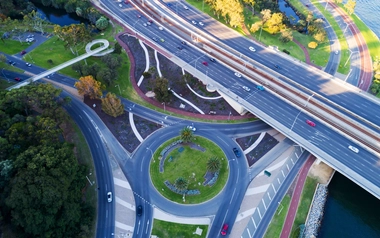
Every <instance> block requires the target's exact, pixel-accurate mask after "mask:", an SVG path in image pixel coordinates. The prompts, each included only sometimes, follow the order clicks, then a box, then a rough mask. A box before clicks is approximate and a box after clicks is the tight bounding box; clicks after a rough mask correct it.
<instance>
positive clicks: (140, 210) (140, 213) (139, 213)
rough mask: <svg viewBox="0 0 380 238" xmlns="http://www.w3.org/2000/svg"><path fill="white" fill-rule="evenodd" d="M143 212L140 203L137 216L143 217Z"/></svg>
mask: <svg viewBox="0 0 380 238" xmlns="http://www.w3.org/2000/svg"><path fill="white" fill-rule="evenodd" d="M142 213H143V209H142V206H141V205H139V206H138V207H137V216H139V217H141V215H142Z"/></svg>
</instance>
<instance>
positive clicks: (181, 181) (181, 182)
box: [174, 177, 189, 191]
mask: <svg viewBox="0 0 380 238" xmlns="http://www.w3.org/2000/svg"><path fill="white" fill-rule="evenodd" d="M188 185H189V182H188V181H187V179H185V178H183V177H179V178H177V179H176V180H175V182H174V186H175V187H176V188H177V189H178V190H180V191H183V190H186V189H187V186H188Z"/></svg>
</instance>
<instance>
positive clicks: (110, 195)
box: [107, 192, 112, 202]
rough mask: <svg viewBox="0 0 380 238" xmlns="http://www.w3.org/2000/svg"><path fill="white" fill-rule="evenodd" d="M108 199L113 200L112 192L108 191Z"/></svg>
mask: <svg viewBox="0 0 380 238" xmlns="http://www.w3.org/2000/svg"><path fill="white" fill-rule="evenodd" d="M107 201H108V202H112V193H111V192H108V193H107Z"/></svg>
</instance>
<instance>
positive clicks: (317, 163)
mask: <svg viewBox="0 0 380 238" xmlns="http://www.w3.org/2000/svg"><path fill="white" fill-rule="evenodd" d="M321 162H322V160H321V159H320V158H317V160H316V161H315V162H314V163H315V164H316V165H319V163H321Z"/></svg>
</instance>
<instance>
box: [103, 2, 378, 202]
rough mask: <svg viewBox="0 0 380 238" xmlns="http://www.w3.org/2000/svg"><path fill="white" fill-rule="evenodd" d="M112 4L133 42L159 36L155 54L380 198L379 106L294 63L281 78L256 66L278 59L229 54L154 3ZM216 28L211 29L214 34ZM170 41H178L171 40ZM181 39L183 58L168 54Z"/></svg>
mask: <svg viewBox="0 0 380 238" xmlns="http://www.w3.org/2000/svg"><path fill="white" fill-rule="evenodd" d="M102 3H103V2H102ZM113 5H114V3H113V2H111V1H104V3H103V7H104V8H106V9H107V10H108V11H109V12H111V13H112V14H114V17H116V18H118V19H119V21H121V22H122V23H124V24H126V25H128V26H129V27H130V28H132V29H134V31H135V32H136V33H135V34H136V35H137V36H139V37H141V38H143V39H145V40H146V39H151V38H152V35H153V36H157V35H160V36H165V39H166V41H165V44H158V43H154V42H152V43H154V44H155V46H154V47H155V48H157V49H159V50H160V51H161V52H165V54H164V55H168V53H169V55H170V56H169V57H168V58H169V59H170V60H172V61H173V62H175V63H177V64H178V65H181V67H183V68H184V69H185V70H186V71H188V72H190V73H192V74H193V75H195V76H196V77H198V78H200V79H201V80H202V81H203V82H204V83H205V84H212V86H213V87H216V88H218V90H219V91H220V92H221V93H222V94H224V95H225V96H228V97H230V98H231V99H232V100H235V101H236V102H238V103H240V104H241V105H242V106H244V107H245V108H246V109H247V110H249V111H250V112H252V113H253V114H255V115H257V116H258V117H260V118H261V119H262V120H264V121H265V122H267V123H268V124H269V125H271V126H273V127H274V128H276V129H277V130H279V131H280V132H282V133H283V134H284V135H286V136H288V137H289V138H291V139H292V140H294V141H296V142H297V143H298V144H300V145H301V146H303V147H305V148H306V149H308V150H309V151H310V152H312V153H313V154H314V155H316V156H317V157H318V158H320V159H322V160H323V161H325V162H326V163H327V164H329V165H331V166H332V167H334V168H335V169H337V170H338V171H340V172H341V173H343V174H345V175H346V176H347V177H349V178H350V179H352V180H353V181H355V182H356V183H358V184H359V185H360V186H362V187H363V188H364V189H366V190H367V191H369V192H371V193H372V194H373V195H375V196H376V197H378V198H379V197H380V189H379V187H380V169H379V166H378V163H379V162H378V161H379V158H380V150H379V148H380V144H379V143H380V134H379V131H380V128H379V125H380V123H379V122H380V117H379V115H376V114H377V113H375V112H374V111H375V110H370V109H371V108H379V107H380V106H379V105H380V102H379V101H378V100H377V99H375V98H373V97H371V96H370V95H368V94H366V93H365V92H362V91H360V90H359V89H357V88H355V87H353V86H350V85H347V84H344V83H342V82H341V81H338V80H336V79H334V78H332V77H331V75H327V74H325V73H323V72H319V71H315V70H311V69H309V68H306V67H304V66H303V65H302V64H299V63H297V62H296V63H295V64H291V65H289V62H288V61H286V62H285V63H283V65H286V64H288V65H286V66H287V67H286V68H285V67H284V69H283V70H282V71H281V72H280V71H279V72H275V71H274V70H273V66H271V65H270V63H268V62H266V63H265V62H264V63H261V62H259V61H260V60H262V58H265V57H268V56H270V57H276V59H277V60H279V59H281V57H279V56H278V55H277V54H273V52H271V51H270V50H268V49H265V48H263V47H261V46H256V45H255V48H256V49H257V52H256V53H255V54H254V55H253V56H252V54H251V53H250V52H249V51H248V50H247V48H248V47H246V46H244V48H245V49H246V50H245V51H242V49H241V48H239V47H240V46H241V45H242V44H246V43H244V42H243V43H241V44H236V43H235V44H234V45H236V47H237V48H238V49H235V48H234V47H231V45H229V44H225V43H224V42H221V41H219V40H218V39H217V38H216V37H214V36H212V35H211V36H210V33H207V32H204V31H203V30H200V29H198V28H196V29H195V28H194V26H192V25H191V24H190V23H189V21H184V20H183V19H182V18H181V17H178V16H176V15H174V16H173V12H168V10H167V9H165V7H164V6H161V5H160V4H157V3H151V2H149V1H144V6H142V5H141V4H140V2H131V4H128V5H127V6H126V7H123V9H121V11H120V8H117V7H114V6H113ZM131 5H133V6H134V7H136V8H137V9H138V10H139V11H140V13H141V12H143V13H144V14H145V15H146V16H148V19H150V18H153V19H154V24H160V25H162V26H164V27H165V30H164V31H159V30H158V29H157V30H154V29H153V28H152V27H150V28H147V27H144V26H142V22H143V21H144V20H140V19H138V20H135V19H133V17H135V16H136V14H137V13H138V12H137V11H136V10H135V9H134V8H133V7H132V6H131ZM139 21H141V22H140V23H141V24H138V23H139ZM161 21H162V22H161ZM216 27H217V26H214V25H213V26H212V27H211V26H210V28H213V29H215V28H216ZM173 35H175V36H176V37H178V38H179V39H175V38H174V37H173ZM173 38H174V39H173ZM189 39H190V40H189ZM237 39H238V38H236V39H235V38H234V40H237ZM180 40H186V41H188V42H190V43H191V45H189V49H188V51H186V54H184V53H181V52H178V51H176V50H175V47H173V46H175V44H176V43H175V41H177V42H179V41H180ZM191 40H195V42H194V41H191ZM244 40H245V41H248V40H247V39H244ZM249 44H251V45H252V44H254V43H252V42H249ZM190 47H191V48H190ZM173 48H174V49H173ZM247 51H248V53H247ZM208 57H213V58H216V59H217V62H218V63H217V64H218V66H217V65H216V64H213V65H212V66H211V64H212V63H210V64H209V67H208V68H207V69H206V68H205V67H203V68H202V67H199V66H197V63H198V65H199V64H200V63H201V62H202V60H208ZM270 57H269V58H270ZM252 58H254V59H255V60H253V59H252ZM198 59H199V60H198ZM282 60H283V59H282ZM197 61H199V62H197ZM281 62H283V61H281ZM221 65H222V67H224V68H223V69H222V68H221ZM289 68H290V70H289ZM291 68H296V70H297V71H299V72H294V71H293V70H291ZM233 72H240V73H241V74H242V75H243V76H244V77H242V78H236V77H235V76H234V74H233ZM291 73H292V74H291ZM294 73H295V75H294ZM300 74H301V75H302V77H300ZM288 76H289V77H288ZM305 78H306V79H307V80H305ZM243 85H247V86H249V87H250V88H255V86H256V85H264V86H265V88H266V89H267V90H265V91H257V90H252V91H251V92H244V91H243V90H242V89H241V86H243ZM325 87H329V88H328V89H326V88H325ZM333 90H338V91H333ZM347 97H350V98H351V99H350V101H354V102H356V104H352V105H351V104H349V105H348V104H347V102H346V101H344V100H343V98H347ZM358 104H359V105H358ZM306 119H311V120H313V121H315V122H316V123H317V126H316V127H315V128H312V127H310V126H307V125H306V123H305V120H306ZM349 145H353V146H355V147H357V148H358V149H359V151H360V152H359V153H357V154H355V153H354V152H352V151H350V150H349V149H348V146H349Z"/></svg>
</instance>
